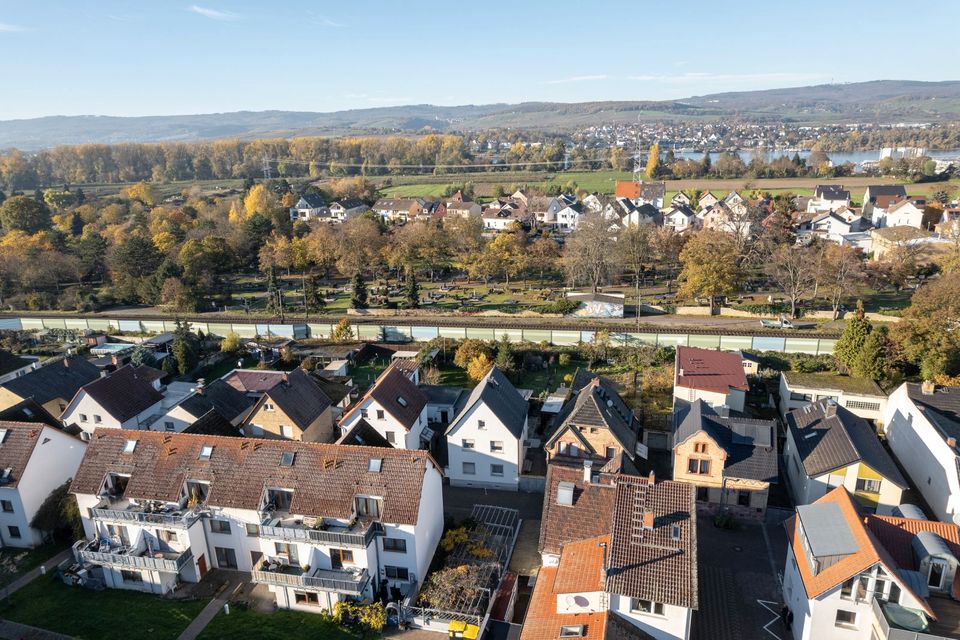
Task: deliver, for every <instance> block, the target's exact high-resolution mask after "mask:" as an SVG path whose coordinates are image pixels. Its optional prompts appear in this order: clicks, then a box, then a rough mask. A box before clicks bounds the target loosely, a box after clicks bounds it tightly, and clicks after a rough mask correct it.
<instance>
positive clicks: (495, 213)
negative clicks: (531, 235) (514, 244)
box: [481, 207, 523, 231]
mask: <svg viewBox="0 0 960 640" xmlns="http://www.w3.org/2000/svg"><path fill="white" fill-rule="evenodd" d="M522 216H523V210H521V209H515V208H513V207H500V208H497V209H493V208H489V209H487V210H486V211H484V212H483V213H482V214H481V220H482V221H483V230H484V231H506V230H507V229H509V228H510V227H511V226H513V225H514V224H521V217H522Z"/></svg>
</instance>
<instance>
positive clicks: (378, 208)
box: [371, 198, 427, 222]
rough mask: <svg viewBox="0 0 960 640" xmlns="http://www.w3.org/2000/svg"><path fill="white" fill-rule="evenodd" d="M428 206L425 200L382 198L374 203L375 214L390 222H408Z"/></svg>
mask: <svg viewBox="0 0 960 640" xmlns="http://www.w3.org/2000/svg"><path fill="white" fill-rule="evenodd" d="M426 204H427V202H426V200H424V199H423V198H381V199H379V200H377V201H376V202H375V203H373V207H371V208H372V209H373V212H374V213H376V214H377V215H378V216H380V217H381V218H383V219H384V220H387V221H390V222H406V221H407V220H409V219H411V218H413V217H415V216H416V215H417V214H418V213H419V212H420V211H421V210H422V209H423V207H424V206H425V205H426Z"/></svg>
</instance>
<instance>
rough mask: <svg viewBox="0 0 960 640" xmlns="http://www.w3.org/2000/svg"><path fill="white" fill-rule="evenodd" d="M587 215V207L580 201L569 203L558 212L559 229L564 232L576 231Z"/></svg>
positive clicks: (557, 225) (557, 223) (557, 222)
mask: <svg viewBox="0 0 960 640" xmlns="http://www.w3.org/2000/svg"><path fill="white" fill-rule="evenodd" d="M586 215H587V210H586V208H585V207H584V206H583V205H582V204H580V203H579V202H574V203H573V204H569V205H567V206H566V207H564V208H563V209H561V210H560V211H558V212H557V221H556V227H557V230H558V231H563V232H570V231H575V230H576V229H577V227H579V226H580V223H581V222H582V221H583V218H584V216H586Z"/></svg>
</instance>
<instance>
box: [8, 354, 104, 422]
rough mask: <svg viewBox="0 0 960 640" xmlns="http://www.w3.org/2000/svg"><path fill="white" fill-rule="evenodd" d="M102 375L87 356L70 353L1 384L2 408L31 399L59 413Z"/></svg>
mask: <svg viewBox="0 0 960 640" xmlns="http://www.w3.org/2000/svg"><path fill="white" fill-rule="evenodd" d="M99 377H100V370H99V369H97V367H96V366H94V365H93V364H91V363H90V362H89V361H88V360H87V359H86V358H83V357H81V356H67V357H65V358H63V359H61V360H55V361H52V362H49V363H48V364H46V365H44V366H42V367H39V368H37V369H34V370H33V371H30V372H28V373H26V374H24V375H22V376H19V377H17V378H15V379H13V380H10V381H8V382H5V383H4V384H2V385H0V410H2V409H6V408H8V407H12V406H13V405H16V404H19V403H21V402H23V401H25V400H32V401H34V402H36V403H37V404H39V405H40V406H42V407H43V408H44V409H46V410H47V411H48V412H50V413H51V414H53V415H55V416H59V415H60V414H62V413H63V411H64V409H66V408H67V403H69V402H70V400H72V399H73V397H74V396H76V395H77V392H78V391H79V390H80V388H81V387H82V386H84V385H85V384H89V383H91V382H93V381H94V380H96V379H98V378H99Z"/></svg>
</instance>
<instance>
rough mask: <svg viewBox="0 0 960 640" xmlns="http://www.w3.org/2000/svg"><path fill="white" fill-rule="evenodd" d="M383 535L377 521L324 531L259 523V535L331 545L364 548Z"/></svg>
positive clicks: (381, 526) (381, 527) (275, 538)
mask: <svg viewBox="0 0 960 640" xmlns="http://www.w3.org/2000/svg"><path fill="white" fill-rule="evenodd" d="M381 535H383V525H382V524H380V523H379V522H369V523H366V524H365V525H364V524H358V525H356V526H354V527H353V528H352V529H351V530H349V531H326V530H323V529H313V528H310V527H305V526H302V525H300V526H283V525H274V526H268V525H261V526H260V537H261V538H269V539H274V540H285V541H291V542H313V543H316V544H323V545H329V546H331V547H360V548H363V549H366V548H367V547H368V546H370V542H372V541H373V539H374V538H376V537H377V536H381Z"/></svg>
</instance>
